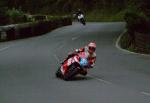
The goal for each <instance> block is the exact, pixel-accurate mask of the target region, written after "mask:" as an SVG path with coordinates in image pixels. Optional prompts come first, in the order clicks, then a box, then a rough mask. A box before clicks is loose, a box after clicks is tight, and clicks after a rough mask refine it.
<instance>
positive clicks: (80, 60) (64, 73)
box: [56, 53, 89, 80]
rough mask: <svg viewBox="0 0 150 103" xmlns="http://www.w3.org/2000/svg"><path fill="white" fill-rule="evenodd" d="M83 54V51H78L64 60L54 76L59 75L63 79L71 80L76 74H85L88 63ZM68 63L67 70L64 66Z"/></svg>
mask: <svg viewBox="0 0 150 103" xmlns="http://www.w3.org/2000/svg"><path fill="white" fill-rule="evenodd" d="M84 55H85V54H84V53H80V54H77V55H75V56H73V57H71V58H69V59H68V60H66V61H64V63H62V65H61V66H60V67H59V68H58V70H57V71H56V77H60V78H62V79H64V80H71V79H72V78H73V77H75V76H76V75H78V74H82V75H86V73H87V72H86V71H87V69H88V66H89V65H88V60H87V58H85V56H84ZM68 64H69V66H68V68H67V70H65V69H66V68H65V67H66V65H68Z"/></svg>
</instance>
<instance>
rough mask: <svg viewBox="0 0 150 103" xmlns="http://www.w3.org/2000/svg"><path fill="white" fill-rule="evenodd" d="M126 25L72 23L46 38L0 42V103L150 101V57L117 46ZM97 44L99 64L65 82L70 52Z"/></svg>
mask: <svg viewBox="0 0 150 103" xmlns="http://www.w3.org/2000/svg"><path fill="white" fill-rule="evenodd" d="M124 29H125V24H124V23H122V22H117V23H87V25H86V26H83V25H82V24H80V23H76V22H75V23H73V25H71V26H66V27H62V28H59V29H56V30H54V31H52V32H49V33H47V34H45V35H42V36H38V37H33V38H28V39H21V40H15V41H10V42H4V43H0V103H150V57H148V56H142V55H134V54H130V53H128V52H123V51H121V50H119V49H117V48H116V46H115V43H116V40H117V38H118V36H119V35H120V34H121V33H122V32H123V30H124ZM90 41H95V42H96V44H97V49H96V53H97V61H96V66H95V67H94V68H93V69H91V70H89V74H88V75H87V77H81V76H80V77H77V78H76V79H74V80H72V81H67V82H66V81H63V80H61V79H57V78H56V77H55V71H56V70H57V68H58V66H59V62H60V61H62V60H63V59H64V58H65V57H66V55H67V53H68V52H72V51H73V50H74V49H75V48H80V47H83V46H85V45H86V44H88V43H89V42H90Z"/></svg>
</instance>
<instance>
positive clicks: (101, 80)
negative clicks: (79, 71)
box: [88, 74, 112, 84]
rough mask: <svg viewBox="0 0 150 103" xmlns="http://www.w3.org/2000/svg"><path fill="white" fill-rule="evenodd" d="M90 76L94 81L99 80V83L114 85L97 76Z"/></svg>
mask: <svg viewBox="0 0 150 103" xmlns="http://www.w3.org/2000/svg"><path fill="white" fill-rule="evenodd" d="M88 76H89V77H91V78H93V79H96V80H98V81H100V82H103V83H106V84H112V83H111V82H109V81H106V80H103V79H100V78H97V77H95V76H92V75H89V74H88Z"/></svg>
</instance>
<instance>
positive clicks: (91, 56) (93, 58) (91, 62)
mask: <svg viewBox="0 0 150 103" xmlns="http://www.w3.org/2000/svg"><path fill="white" fill-rule="evenodd" d="M75 51H76V52H77V53H81V52H85V54H86V58H87V59H88V62H89V65H90V66H91V67H93V66H94V65H95V61H96V53H95V52H93V53H89V49H88V47H87V46H85V47H84V48H80V49H76V50H75Z"/></svg>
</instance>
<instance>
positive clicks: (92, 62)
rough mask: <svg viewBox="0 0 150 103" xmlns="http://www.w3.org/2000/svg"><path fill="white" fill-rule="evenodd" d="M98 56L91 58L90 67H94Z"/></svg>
mask: <svg viewBox="0 0 150 103" xmlns="http://www.w3.org/2000/svg"><path fill="white" fill-rule="evenodd" d="M95 61H96V57H91V58H89V68H93V67H94V65H95Z"/></svg>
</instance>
